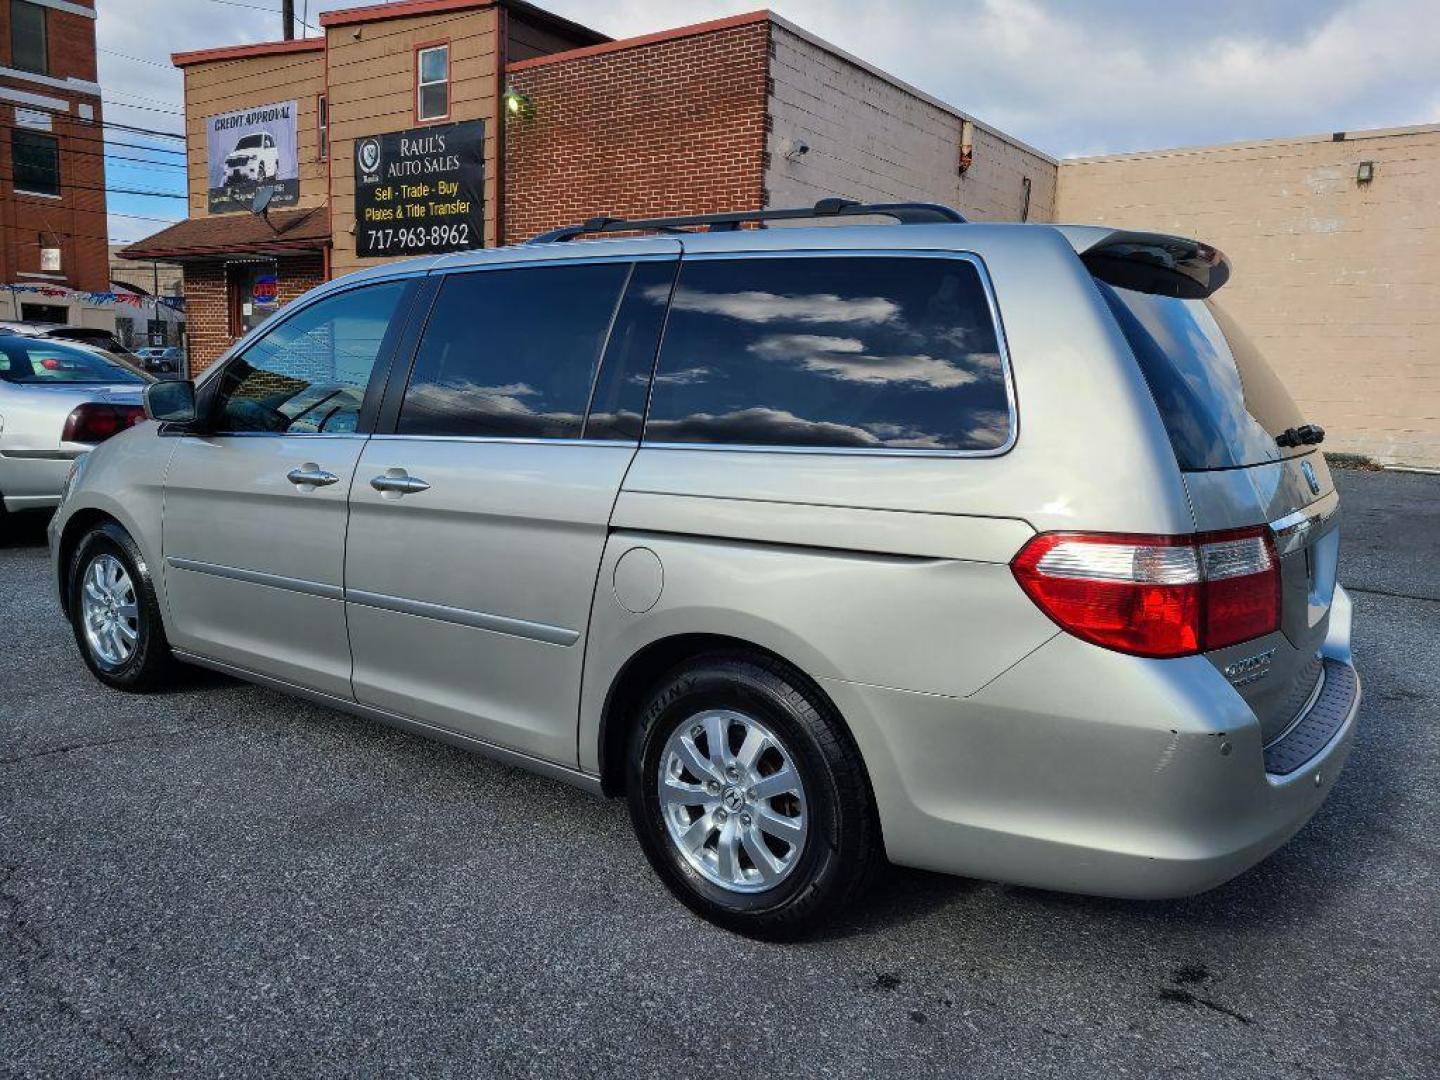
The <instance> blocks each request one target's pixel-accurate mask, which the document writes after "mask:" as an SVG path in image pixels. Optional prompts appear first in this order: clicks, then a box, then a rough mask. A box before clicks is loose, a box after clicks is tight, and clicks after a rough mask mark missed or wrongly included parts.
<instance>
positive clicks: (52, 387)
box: [0, 334, 153, 510]
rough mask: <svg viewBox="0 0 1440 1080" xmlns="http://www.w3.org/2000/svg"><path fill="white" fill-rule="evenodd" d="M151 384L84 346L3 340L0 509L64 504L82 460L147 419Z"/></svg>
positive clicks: (21, 338)
mask: <svg viewBox="0 0 1440 1080" xmlns="http://www.w3.org/2000/svg"><path fill="white" fill-rule="evenodd" d="M151 381H153V380H150V379H148V378H147V377H146V376H144V375H142V374H140V373H139V372H137V371H135V370H134V369H132V368H129V367H127V366H125V365H124V364H122V363H120V362H119V361H118V360H111V359H110V358H109V357H107V356H104V355H102V354H101V353H99V352H97V351H96V350H93V349H89V348H86V347H85V346H83V345H72V344H69V343H66V342H59V341H55V340H53V339H48V338H42V337H31V336H26V335H17V334H0V509H3V510H27V509H44V508H47V507H54V506H57V505H58V504H59V502H60V490H61V488H62V486H63V485H64V482H65V476H66V474H67V473H68V472H69V471H70V466H71V464H72V463H73V462H74V461H75V459H76V458H78V457H80V456H81V455H82V454H84V453H86V452H87V451H89V450H90V448H91V447H92V446H94V445H95V444H96V443H98V442H101V441H103V440H104V439H106V438H109V437H110V436H111V435H114V434H117V433H118V432H120V431H122V430H123V429H124V428H126V427H129V426H131V425H133V424H136V423H138V422H140V421H141V420H143V419H144V408H143V406H142V404H141V401H142V395H143V393H144V390H145V387H146V385H147V384H148V383H149V382H151Z"/></svg>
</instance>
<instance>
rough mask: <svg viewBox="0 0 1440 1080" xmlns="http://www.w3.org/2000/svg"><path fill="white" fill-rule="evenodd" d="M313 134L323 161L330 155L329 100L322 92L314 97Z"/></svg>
mask: <svg viewBox="0 0 1440 1080" xmlns="http://www.w3.org/2000/svg"><path fill="white" fill-rule="evenodd" d="M315 134H316V140H317V142H318V143H319V148H320V160H321V161H324V160H325V159H326V158H328V157H329V156H330V102H329V99H327V98H326V97H325V95H324V94H321V95H320V96H319V97H318V98H316V99H315Z"/></svg>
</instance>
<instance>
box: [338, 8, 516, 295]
mask: <svg viewBox="0 0 1440 1080" xmlns="http://www.w3.org/2000/svg"><path fill="white" fill-rule="evenodd" d="M496 23H497V15H496V11H495V9H494V8H485V9H480V10H475V9H469V10H461V11H456V12H450V13H445V14H440V15H427V16H417V17H412V18H399V19H384V20H381V21H377V22H373V23H363V24H348V23H347V24H344V25H339V26H331V27H329V28H328V29H327V31H326V33H327V35H328V36H327V39H326V40H327V47H326V57H327V63H328V70H329V75H328V79H329V86H330V164H331V179H330V185H331V186H330V228H331V234H332V240H333V243H334V245H335V246H334V252H333V255H332V261H331V272H332V275H333V276H336V277H338V276H339V275H341V274H344V273H348V272H349V271H351V270H356V269H359V268H361V267H365V266H374V265H376V264H377V263H380V262H382V261H384V260H380V259H370V258H360V257H359V256H357V255H356V254H355V235H354V232H353V229H354V225H355V140H356V139H358V138H362V137H364V136H366V135H380V134H383V133H385V132H387V131H403V130H404V129H406V128H413V127H418V126H422V125H418V124H417V123H416V122H415V47H416V46H417V45H421V44H428V43H433V42H440V41H448V42H449V43H450V116H449V118H448V119H446V120H443V121H435V123H436V124H448V123H454V122H456V121H460V120H484V121H485V124H486V129H485V244H486V246H487V247H488V246H491V245H494V244H495V243H496V224H495V223H496V218H495V207H496V201H497V199H498V198H499V189H498V187H497V184H496V161H495V149H496V141H495V139H496V135H495V128H496V123H495V112H496V103H497V92H496V86H497V83H496V67H495V65H496V63H497V62H498V61H497V55H496V48H495V43H496ZM391 261H393V260H391Z"/></svg>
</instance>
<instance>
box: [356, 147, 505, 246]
mask: <svg viewBox="0 0 1440 1080" xmlns="http://www.w3.org/2000/svg"><path fill="white" fill-rule="evenodd" d="M484 243H485V122H484V121H483V120H467V121H463V122H461V123H456V124H443V125H435V126H432V127H423V128H412V129H410V130H408V131H392V132H388V133H386V134H384V135H375V136H371V137H369V138H362V139H356V140H355V252H356V254H357V255H359V256H361V257H362V258H383V257H386V256H395V255H423V254H439V253H441V252H446V251H464V250H466V249H467V248H478V247H483V246H484Z"/></svg>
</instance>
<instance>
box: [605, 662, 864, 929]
mask: <svg viewBox="0 0 1440 1080" xmlns="http://www.w3.org/2000/svg"><path fill="white" fill-rule="evenodd" d="M627 781H628V783H627V787H628V796H629V803H630V814H631V820H632V822H633V823H634V826H635V831H636V834H637V835H638V837H639V839H640V843H641V846H642V847H643V848H644V850H645V854H646V856H647V857H648V858H649V860H650V863H651V865H652V866H653V867H654V868H655V871H656V873H658V874H659V875H660V878H661V879H662V880H663V881H664V882H665V884H666V885H667V886H668V887H669V889H670V890H671V891H672V892H673V893H674V894H675V895H676V897H677V898H679V899H680V900H681V902H683V903H684V904H686V905H687V906H688V907H690V908H691V909H692V910H693V911H695V912H697V913H698V914H700V915H702V916H704V917H705V918H706V919H709V920H710V921H711V922H714V923H716V924H718V925H720V926H724V927H726V928H728V929H731V930H735V931H738V932H740V933H743V934H748V935H751V936H755V937H763V938H772V939H785V938H794V937H797V936H800V935H802V934H804V933H806V932H808V931H810V930H813V929H815V928H816V927H818V926H819V925H820V924H821V923H822V922H823V921H824V920H825V919H826V918H827V917H829V916H830V915H832V914H833V913H834V912H835V911H837V910H839V909H840V908H842V907H843V906H844V905H845V904H847V903H848V902H850V901H851V900H852V899H853V898H854V897H855V896H856V895H857V894H858V893H859V892H860V891H861V889H862V888H863V887H864V885H865V883H866V882H867V880H868V879H869V877H870V873H871V871H872V869H873V867H874V866H875V864H876V863H877V862H878V861H879V860H880V858H881V845H880V837H879V827H878V823H877V821H876V816H875V811H874V807H873V803H872V800H871V797H870V788H869V782H868V780H867V778H866V775H865V769H864V766H863V764H862V763H861V760H860V755H859V751H858V750H857V749H856V747H855V745H854V742H853V741H852V740H851V738H850V735H849V733H848V732H847V731H846V730H845V729H844V726H843V724H842V723H841V722H840V719H839V717H838V716H836V715H835V713H834V710H833V708H832V707H830V705H829V703H828V702H826V701H825V700H824V699H823V697H822V696H821V695H820V694H819V693H818V692H816V691H815V690H814V689H813V688H811V687H810V686H809V685H808V683H807V682H806V681H805V680H804V679H802V678H801V677H799V676H798V675H797V674H796V673H794V672H792V671H791V670H790V669H788V668H787V667H785V666H784V665H783V664H780V663H778V662H776V661H773V660H771V659H769V658H767V657H762V656H758V655H750V654H744V653H739V654H737V653H724V654H713V655H709V656H704V657H700V658H697V659H696V660H694V661H692V662H690V663H689V664H686V665H685V666H683V667H681V668H678V669H677V670H675V671H674V672H672V673H671V674H670V675H669V676H667V677H666V678H665V679H664V680H662V681H661V683H660V684H659V685H658V686H657V687H656V688H655V689H654V691H653V692H652V693H651V695H650V699H649V702H648V705H647V707H646V708H645V710H644V712H643V713H642V716H641V720H640V722H639V723H638V724H637V725H636V730H635V733H634V736H633V738H632V742H631V750H630V755H629V770H628V776H627Z"/></svg>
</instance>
